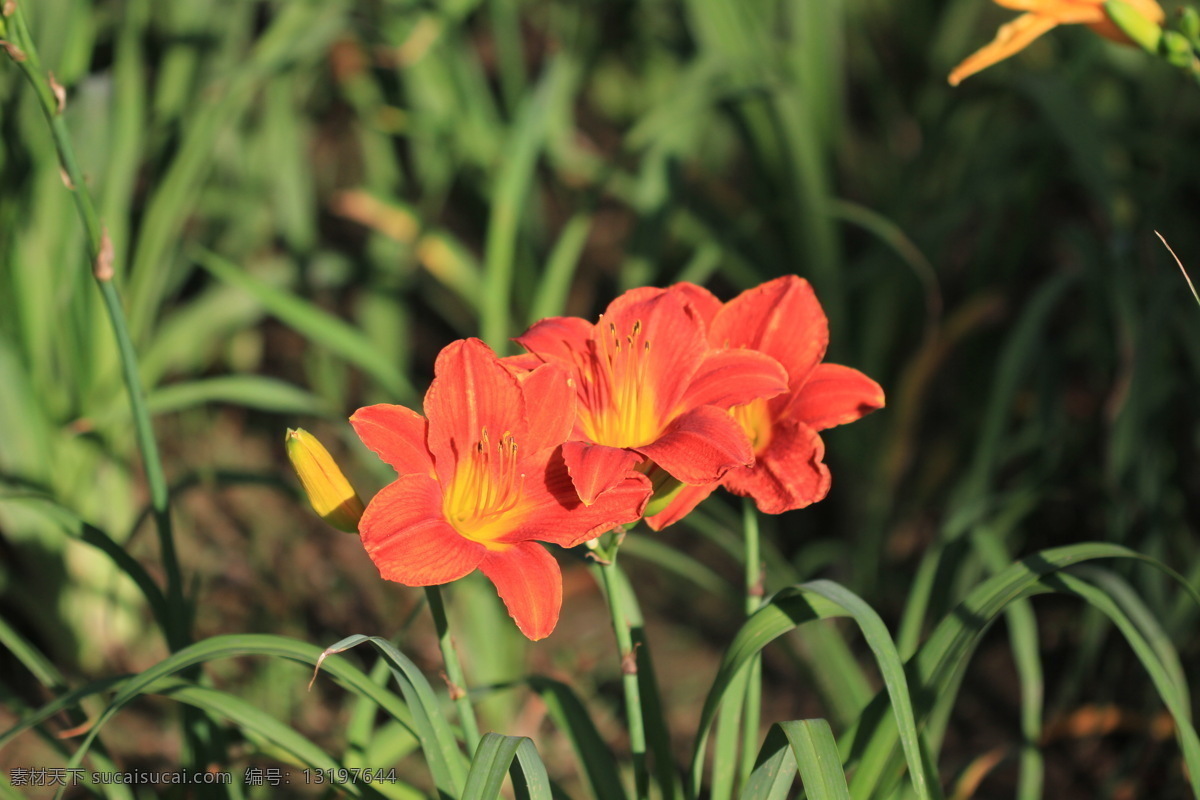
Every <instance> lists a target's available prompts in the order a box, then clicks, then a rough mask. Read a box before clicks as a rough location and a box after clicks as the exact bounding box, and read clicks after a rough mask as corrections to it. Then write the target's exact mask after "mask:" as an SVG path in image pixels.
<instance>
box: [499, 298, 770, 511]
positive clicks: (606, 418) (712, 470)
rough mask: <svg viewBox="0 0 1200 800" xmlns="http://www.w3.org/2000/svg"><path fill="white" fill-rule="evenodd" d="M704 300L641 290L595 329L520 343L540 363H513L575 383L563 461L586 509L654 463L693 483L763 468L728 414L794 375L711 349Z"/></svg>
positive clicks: (571, 326)
mask: <svg viewBox="0 0 1200 800" xmlns="http://www.w3.org/2000/svg"><path fill="white" fill-rule="evenodd" d="M694 292H701V293H703V294H706V295H707V292H704V290H702V289H698V287H693V286H684V285H681V286H677V287H672V288H671V289H655V288H649V287H647V288H641V289H632V290H630V291H628V292H625V294H623V295H621V296H620V297H618V298H617V299H616V300H614V301H613V302H612V303H610V304H609V306H608V308H607V309H606V310H605V312H604V314H602V315H601V317H600V319H599V321H598V322H597V323H596V324H595V325H593V324H591V323H590V322H587V321H586V320H583V319H579V318H576V317H555V318H551V319H545V320H542V321H541V322H538V323H536V324H535V325H533V326H532V327H531V328H530V329H529V330H528V331H527V332H526V333H525V334H524V335H523V336H520V337H518V338H517V342H519V343H520V344H521V345H522V346H523V347H524V348H525V349H526V350H528V351H529V353H530V355H528V356H518V357H517V358H516V359H514V360H513V361H512V362H511V363H513V364H514V365H521V366H525V367H530V366H535V365H537V364H540V363H547V364H559V365H561V366H562V367H564V368H565V369H567V370H568V371H569V372H570V374H571V377H572V380H573V381H574V385H575V390H576V397H577V400H578V413H577V416H576V420H575V424H574V427H573V430H572V432H571V435H570V436H568V437H567V441H566V442H565V443H564V444H563V458H564V460H565V461H566V465H567V469H568V470H569V471H570V473H571V479H572V481H573V482H574V484H575V488H576V490H577V491H578V493H579V497H580V498H581V499H582V500H583V502H584V503H587V504H592V503H595V502H597V500H598V498H599V497H601V496H602V495H603V494H604V493H605V492H607V491H610V490H611V489H612V487H614V486H617V485H619V484H620V483H621V482H622V481H623V480H626V476H627V475H628V474H629V472H630V470H632V469H634V468H636V467H639V466H641V465H644V464H646V462H648V461H653V462H654V463H655V464H657V465H658V466H659V467H660V468H661V469H663V470H664V471H666V472H667V473H669V474H670V475H671V476H673V477H674V478H676V479H677V480H679V481H681V482H683V483H686V484H707V483H711V482H712V481H716V480H719V479H720V478H721V476H722V475H724V474H725V473H726V472H727V471H728V470H730V469H733V468H735V467H741V466H746V465H749V464H752V463H753V462H754V453H753V450H752V449H751V447H750V442H749V441H748V440H747V438H746V434H745V433H744V431H743V430H742V426H741V425H739V424H738V423H737V421H736V420H734V419H733V417H731V416H730V415H729V413H728V412H727V411H726V409H728V408H730V407H731V406H735V405H740V404H745V403H750V402H752V401H754V400H758V399H761V398H768V397H773V396H774V395H777V394H779V393H780V392H782V391H783V390H784V389H785V388H786V387H787V375H786V374H785V372H784V370H783V368H782V367H781V366H780V365H779V363H778V362H776V361H775V360H774V359H773V358H770V357H769V356H766V355H763V354H762V353H757V352H752V351H749V350H737V349H725V348H720V349H716V348H712V347H710V346H709V344H708V339H707V336H706V334H705V328H704V323H703V321H702V320H701V318H700V315H699V313H698V312H697V310H696V309H695V308H694V307H693V304H692V297H693V293H694ZM710 297H711V295H710Z"/></svg>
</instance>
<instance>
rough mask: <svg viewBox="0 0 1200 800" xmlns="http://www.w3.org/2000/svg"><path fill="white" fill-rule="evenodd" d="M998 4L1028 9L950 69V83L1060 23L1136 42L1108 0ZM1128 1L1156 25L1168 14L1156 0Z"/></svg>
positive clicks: (1006, 1) (1005, 0)
mask: <svg viewBox="0 0 1200 800" xmlns="http://www.w3.org/2000/svg"><path fill="white" fill-rule="evenodd" d="M995 2H996V3H997V4H998V5H1001V6H1004V7H1005V8H1011V9H1013V10H1015V11H1024V12H1025V13H1024V14H1022V15H1021V16H1019V17H1017V18H1016V19H1015V20H1013V21H1012V22H1009V23H1008V24H1006V25H1002V26H1000V30H999V31H998V32H997V34H996V38H995V39H994V40H992V42H991V44H988V45H986V46H984V47H983V48H981V49H980V50H978V51H977V52H975V53H974V54H972V55H971V56H969V57H968V58H967V59H966V60H965V61H963V62H962V63H961V64H959V65H958V66H957V67H955V68H954V70H953V71H952V72H951V73H950V85H951V86H957V85H958V84H959V83H960V82H961V81H962V80H963V79H964V78H967V77H969V76H971V75H974V74H975V73H976V72H979V71H980V70H981V69H985V68H986V67H990V66H991V65H992V64H995V63H996V62H998V61H1003V60H1004V59H1006V58H1008V57H1009V56H1011V55H1014V54H1016V53H1018V52H1019V51H1021V50H1024V49H1025V48H1026V47H1028V46H1029V44H1030V42H1032V41H1033V40H1034V39H1036V38H1038V37H1039V36H1041V35H1042V34H1043V33H1046V32H1047V31H1049V30H1051V29H1052V28H1056V27H1058V26H1059V25H1087V26H1088V27H1089V28H1091V29H1092V30H1093V31H1095V32H1096V33H1098V34H1100V35H1101V36H1104V37H1106V38H1108V39H1111V40H1113V41H1114V42H1120V43H1122V44H1133V41H1132V40H1131V39H1130V38H1129V37H1128V36H1126V35H1125V33H1124V32H1122V31H1121V29H1120V28H1118V27H1117V26H1116V25H1115V24H1113V21H1112V20H1111V19H1110V18H1109V16H1108V12H1107V11H1106V10H1105V7H1104V5H1105V0H995ZM1125 2H1126V4H1128V5H1129V6H1131V7H1132V8H1133V9H1134V10H1136V11H1137V12H1139V13H1140V14H1141V15H1142V16H1143V17H1145V18H1146V19H1148V20H1150V21H1151V22H1153V23H1154V24H1156V25H1161V24H1162V22H1163V20H1164V19H1165V18H1166V15H1165V14H1164V13H1163V10H1162V8H1161V7H1160V6H1159V5H1158V3H1156V2H1155V0H1125Z"/></svg>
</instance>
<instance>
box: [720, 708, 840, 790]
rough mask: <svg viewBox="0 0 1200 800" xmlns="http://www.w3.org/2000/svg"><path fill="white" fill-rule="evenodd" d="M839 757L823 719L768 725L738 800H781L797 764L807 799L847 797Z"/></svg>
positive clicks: (789, 784)
mask: <svg viewBox="0 0 1200 800" xmlns="http://www.w3.org/2000/svg"><path fill="white" fill-rule="evenodd" d="M841 765H842V758H841V756H840V755H839V754H838V749H837V743H836V742H835V741H834V739H833V732H832V731H831V730H830V729H829V723H828V722H826V721H825V720H823V719H808V720H802V721H796V722H781V723H778V724H776V725H772V726H771V731H770V733H768V734H767V739H766V741H765V742H763V746H762V749H761V750H760V751H759V754H758V760H757V761H756V762H755V764H754V770H753V771H752V772H751V773H750V779H749V780H748V781H746V787H745V790H744V791H743V792H742V800H785V798H786V797H787V796H788V791H789V790H790V789H791V787H792V781H793V780H794V778H795V776H796V770H797V767H799V771H800V780H801V783H802V784H803V786H804V794H805V796H806V797H807V798H808V800H850V790H849V789H848V788H847V786H846V775H845V773H844V772H842V766H841Z"/></svg>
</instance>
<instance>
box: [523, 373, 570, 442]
mask: <svg viewBox="0 0 1200 800" xmlns="http://www.w3.org/2000/svg"><path fill="white" fill-rule="evenodd" d="M520 382H521V394H522V396H523V397H524V398H525V408H526V409H527V411H528V414H529V418H528V420H527V421H526V425H525V428H526V430H525V434H524V437H523V438H522V439H521V440H520V441H519V442H518V444H519V445H520V447H521V448H522V453H523V457H525V458H528V457H533V456H535V455H538V457H539V462H540V463H545V455H544V454H541V451H542V450H545V449H546V448H548V447H558V446H559V445H560V444H562V443H563V442H565V441H566V440H567V437H568V436H570V435H571V428H572V427H574V425H575V387H574V385H573V384H572V383H571V377H570V375H569V373H568V372H567V370H566V369H564V368H563V367H561V366H560V365H558V364H554V363H550V364H543V365H541V366H540V367H538V368H537V369H535V370H533V371H532V372H527V373H525V374H523V375H521V376H520ZM539 454H541V455H539Z"/></svg>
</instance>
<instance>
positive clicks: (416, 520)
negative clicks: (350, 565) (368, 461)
mask: <svg viewBox="0 0 1200 800" xmlns="http://www.w3.org/2000/svg"><path fill="white" fill-rule="evenodd" d="M358 530H359V535H360V536H361V537H362V543H363V546H364V547H365V548H366V550H367V555H369V556H370V557H371V560H372V561H373V562H375V566H376V567H378V568H379V574H380V575H382V576H383V577H384V578H386V579H387V580H389V581H396V582H397V583H403V584H404V585H405V586H435V585H438V584H442V583H449V582H450V581H453V580H458V579H459V578H461V577H463V576H464V575H467V574H469V573H470V572H472V571H473V570H474V569H475V568H476V567H477V566H479V561H480V559H482V558H483V556H484V554H485V553H486V552H487V549H486V548H485V547H484V546H483V545H481V544H479V543H478V542H473V541H471V540H470V539H466V538H463V537H462V536H460V535H459V533H458V531H456V530H454V528H453V527H451V526H450V523H448V522H447V521H446V519H445V517H444V516H443V514H442V487H441V485H440V484H439V483H438V482H437V481H436V480H434V479H433V478H431V477H429V476H428V475H401V476H400V478H399V479H397V480H396V481H393V482H392V483H390V484H388V485H387V486H385V487H384V488H383V489H382V490H381V491H380V492H379V494H377V495H375V497H374V499H372V500H371V502H370V504H369V505H368V506H367V510H366V512H365V513H364V514H363V517H362V520H361V521H360V522H359V526H358Z"/></svg>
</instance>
